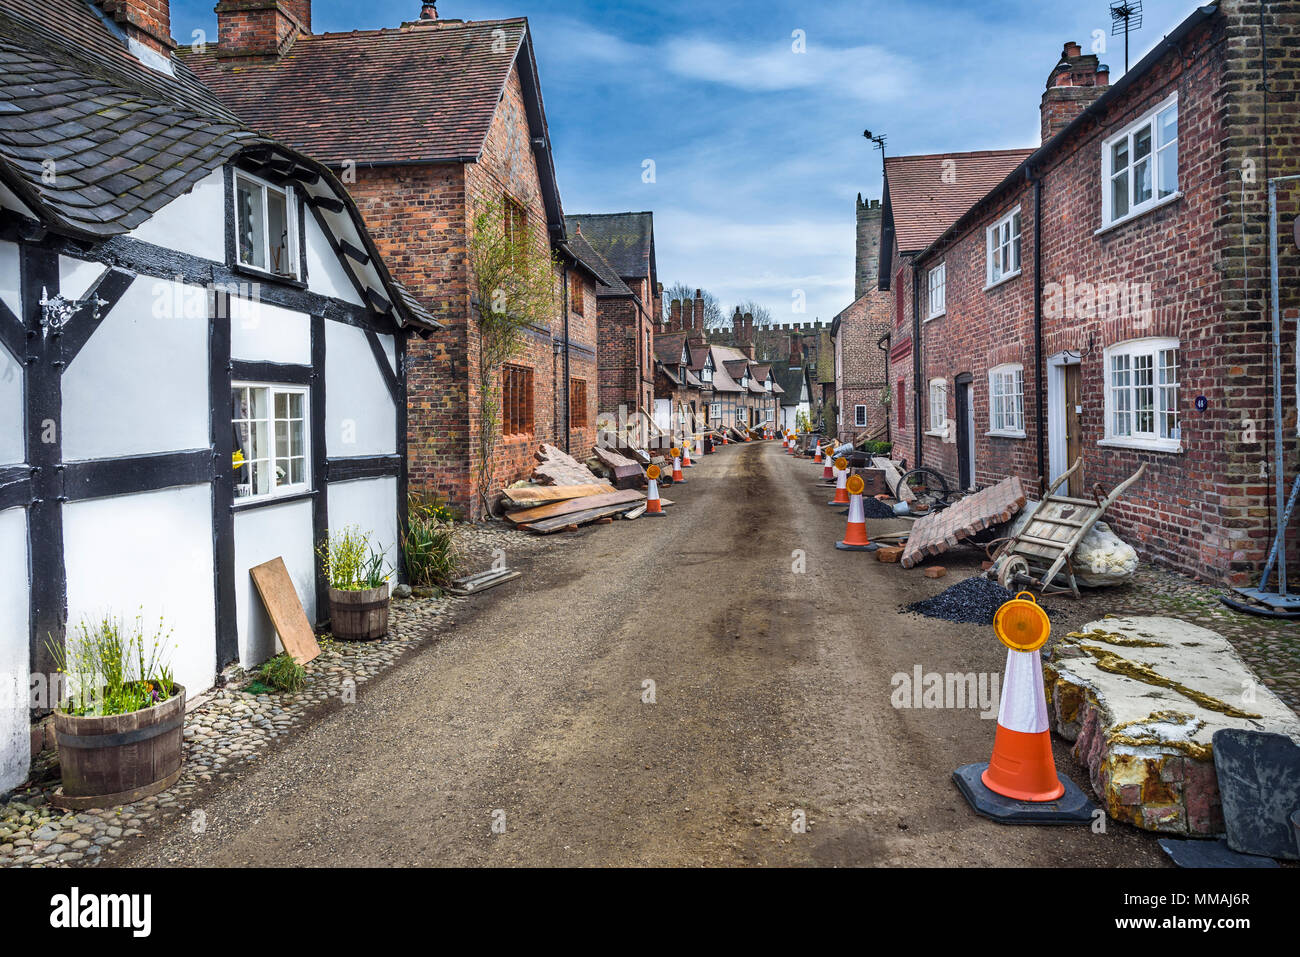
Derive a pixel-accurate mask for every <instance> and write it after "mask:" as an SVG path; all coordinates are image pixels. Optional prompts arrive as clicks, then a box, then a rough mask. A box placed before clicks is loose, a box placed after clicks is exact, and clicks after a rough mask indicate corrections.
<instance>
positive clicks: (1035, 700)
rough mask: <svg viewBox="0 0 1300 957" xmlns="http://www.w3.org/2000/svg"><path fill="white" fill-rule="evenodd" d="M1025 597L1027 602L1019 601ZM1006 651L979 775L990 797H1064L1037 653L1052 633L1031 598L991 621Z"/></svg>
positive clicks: (1001, 610) (1005, 607) (1008, 605)
mask: <svg viewBox="0 0 1300 957" xmlns="http://www.w3.org/2000/svg"><path fill="white" fill-rule="evenodd" d="M1026 596H1027V597H1028V599H1029V600H1028V601H1025V600H1023V597H1026ZM993 628H994V630H995V631H996V632H997V635H998V638H1000V639H1001V641H1002V643H1003V644H1004V645H1006V646H1007V673H1006V676H1005V678H1004V679H1003V683H1002V706H1001V708H1000V709H999V710H998V730H997V734H996V736H995V737H994V739H993V758H992V759H991V760H990V761H989V766H988V770H986V771H985V772H984V773H983V774H982V775H980V780H982V781H983V782H984V784H985V786H986V787H987V788H988V789H989V790H990V791H993V792H994V793H996V794H1001V795H1002V796H1003V797H1009V798H1011V799H1012V800H1016V801H1039V802H1042V801H1055V800H1056V799H1057V798H1059V797H1060V796H1061V795H1063V794H1064V793H1065V785H1063V784H1062V783H1061V779H1060V778H1059V777H1057V776H1056V762H1055V761H1054V760H1053V759H1052V732H1051V731H1050V730H1049V728H1048V724H1047V696H1046V695H1045V694H1044V692H1043V663H1042V660H1041V659H1040V658H1039V654H1038V649H1039V648H1041V647H1043V645H1045V644H1047V638H1048V636H1049V635H1050V634H1051V633H1052V625H1051V622H1050V621H1048V618H1047V613H1046V612H1044V611H1043V609H1041V608H1039V607H1038V604H1037V602H1035V601H1034V596H1033V595H1031V594H1029V592H1021V593H1020V594H1019V595H1017V596H1016V598H1015V600H1014V601H1009V602H1007V603H1006V604H1005V605H1003V606H1002V607H1001V608H999V609H998V611H997V614H996V615H995V616H994V619H993Z"/></svg>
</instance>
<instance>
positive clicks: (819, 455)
mask: <svg viewBox="0 0 1300 957" xmlns="http://www.w3.org/2000/svg"><path fill="white" fill-rule="evenodd" d="M815 448H816V449H817V454H816V455H814V456H813V464H814V465H821V464H822V447H821V443H818V444H817V445H816V446H815Z"/></svg>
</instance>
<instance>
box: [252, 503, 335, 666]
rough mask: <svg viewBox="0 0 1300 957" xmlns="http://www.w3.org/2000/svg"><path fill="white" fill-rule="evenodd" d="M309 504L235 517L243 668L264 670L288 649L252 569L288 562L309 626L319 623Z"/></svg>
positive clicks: (266, 508)
mask: <svg viewBox="0 0 1300 957" xmlns="http://www.w3.org/2000/svg"><path fill="white" fill-rule="evenodd" d="M314 542H315V536H314V532H313V530H312V507H311V502H310V501H309V500H302V501H297V502H287V503H285V504H284V505H265V506H262V507H260V508H254V509H250V510H246V511H241V512H237V513H236V514H235V601H236V607H235V610H236V616H235V620H236V621H237V622H238V623H239V662H240V664H241V665H243V666H244V667H245V668H252V667H253V666H255V665H258V664H261V663H262V662H263V661H265V660H266V659H267V658H270V657H273V656H274V655H275V654H276V653H277V652H279V651H280V649H281V648H282V647H283V646H282V645H281V644H280V641H279V639H278V638H277V636H276V633H275V627H274V626H273V625H272V624H271V619H270V618H269V617H268V616H267V614H266V608H265V607H264V606H263V605H262V599H261V596H260V595H258V593H257V586H256V585H254V584H253V579H252V576H250V575H249V574H248V572H249V569H251V568H253V567H255V566H257V565H261V564H263V563H265V562H269V561H271V559H273V558H283V559H284V565H285V568H286V569H288V571H289V577H290V578H291V579H293V584H294V589H295V590H296V591H297V592H298V599H299V601H301V602H302V607H303V610H304V611H305V612H306V613H307V620H308V621H310V622H311V623H312V624H315V623H316V565H315V559H314V556H313V554H312V548H313V544H314Z"/></svg>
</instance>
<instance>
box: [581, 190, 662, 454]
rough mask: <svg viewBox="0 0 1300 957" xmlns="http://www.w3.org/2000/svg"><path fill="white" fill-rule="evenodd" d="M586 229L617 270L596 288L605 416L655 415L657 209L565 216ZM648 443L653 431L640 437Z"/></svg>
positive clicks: (658, 290)
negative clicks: (640, 413)
mask: <svg viewBox="0 0 1300 957" xmlns="http://www.w3.org/2000/svg"><path fill="white" fill-rule="evenodd" d="M566 222H567V224H568V226H569V228H570V229H571V230H573V231H577V230H579V229H581V231H582V234H583V236H584V237H585V238H586V240H587V242H588V243H590V244H591V247H592V248H593V249H595V250H596V252H598V253H599V254H600V255H601V257H602V258H603V259H604V261H605V262H606V263H607V264H608V266H609V267H610V269H611V270H612V273H613V275H612V277H611V276H606V279H607V280H608V281H607V282H606V283H605V284H604V285H603V286H602V287H601V288H599V289H597V291H596V300H597V307H598V320H597V321H598V330H597V331H598V336H599V345H598V353H599V369H598V381H599V400H600V412H601V414H602V416H609V417H611V418H612V419H615V420H617V418H618V416H619V414H620V409H622V410H626V411H625V412H624V413H623V415H624V416H625V417H626V421H627V422H628V423H629V424H630V423H632V422H634V421H637V420H638V419H639V416H638V412H644V413H645V415H646V416H647V417H650V416H652V415H653V412H654V397H655V360H654V354H655V353H654V334H655V327H656V322H657V320H658V317H659V316H660V315H661V313H662V309H663V302H662V289H661V287H660V284H659V267H658V265H657V263H656V262H655V227H654V213H650V212H640V213H584V214H581V215H571V216H568V217H567V218H566ZM639 438H640V439H641V442H642V443H643V444H648V442H649V435H644V434H643V435H641V436H639Z"/></svg>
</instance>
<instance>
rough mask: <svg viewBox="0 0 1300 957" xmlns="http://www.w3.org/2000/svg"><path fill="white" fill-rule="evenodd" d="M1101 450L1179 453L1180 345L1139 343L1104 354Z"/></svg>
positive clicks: (1161, 341)
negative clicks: (1125, 448)
mask: <svg viewBox="0 0 1300 957" xmlns="http://www.w3.org/2000/svg"><path fill="white" fill-rule="evenodd" d="M1105 362H1106V437H1105V439H1104V440H1103V443H1104V444H1110V445H1125V446H1133V447H1137V448H1146V449H1153V450H1155V451H1161V452H1178V451H1181V450H1182V429H1181V428H1180V426H1179V421H1178V340H1177V339H1137V340H1133V341H1130V342H1122V343H1119V344H1118V345H1114V346H1111V347H1110V348H1109V349H1107V350H1106V354H1105Z"/></svg>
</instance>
